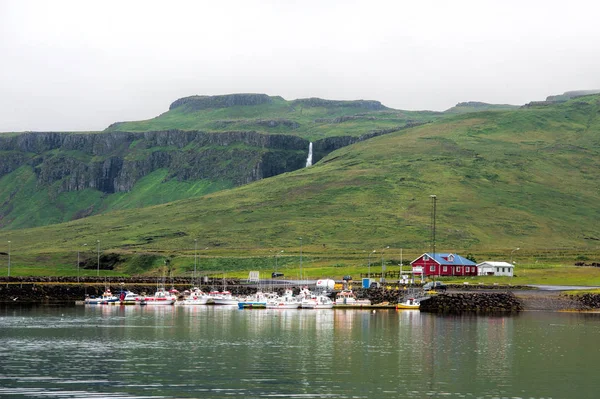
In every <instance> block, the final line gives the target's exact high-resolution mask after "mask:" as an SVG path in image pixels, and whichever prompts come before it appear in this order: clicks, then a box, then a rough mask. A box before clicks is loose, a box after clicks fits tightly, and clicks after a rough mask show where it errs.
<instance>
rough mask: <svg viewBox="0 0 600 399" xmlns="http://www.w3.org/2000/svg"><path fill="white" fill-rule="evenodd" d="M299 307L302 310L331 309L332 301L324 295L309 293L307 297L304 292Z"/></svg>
mask: <svg viewBox="0 0 600 399" xmlns="http://www.w3.org/2000/svg"><path fill="white" fill-rule="evenodd" d="M300 307H301V308H302V309H332V308H333V301H332V300H331V298H329V297H328V296H327V295H325V294H324V293H323V294H314V293H310V294H308V295H307V294H306V292H304V294H303V299H302V304H301V305H300Z"/></svg>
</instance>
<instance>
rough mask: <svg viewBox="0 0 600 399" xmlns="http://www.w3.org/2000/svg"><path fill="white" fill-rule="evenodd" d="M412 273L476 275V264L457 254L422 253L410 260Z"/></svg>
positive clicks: (426, 274)
mask: <svg viewBox="0 0 600 399" xmlns="http://www.w3.org/2000/svg"><path fill="white" fill-rule="evenodd" d="M410 264H411V266H412V268H413V274H422V273H423V272H424V273H425V276H477V264H475V262H472V261H470V260H469V259H467V258H464V257H462V256H460V255H458V254H445V253H441V254H438V253H436V254H434V255H432V254H428V253H424V254H423V255H421V256H419V257H418V258H417V259H415V260H413V261H412V262H410Z"/></svg>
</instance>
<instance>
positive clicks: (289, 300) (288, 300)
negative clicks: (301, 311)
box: [267, 289, 302, 309]
mask: <svg viewBox="0 0 600 399" xmlns="http://www.w3.org/2000/svg"><path fill="white" fill-rule="evenodd" d="M300 305H302V301H301V300H300V298H298V297H295V296H294V292H293V291H292V290H291V289H286V290H285V292H284V294H283V295H281V296H278V295H274V296H272V297H271V298H269V299H267V309H298V308H299V307H300Z"/></svg>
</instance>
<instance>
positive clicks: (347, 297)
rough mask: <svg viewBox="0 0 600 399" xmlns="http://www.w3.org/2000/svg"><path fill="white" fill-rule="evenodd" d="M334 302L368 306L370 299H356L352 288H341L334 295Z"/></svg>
mask: <svg viewBox="0 0 600 399" xmlns="http://www.w3.org/2000/svg"><path fill="white" fill-rule="evenodd" d="M335 304H336V305H346V306H369V305H371V301H370V300H368V299H357V298H356V295H354V292H352V290H342V291H340V292H338V294H337V295H336V298H335Z"/></svg>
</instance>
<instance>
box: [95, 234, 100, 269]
mask: <svg viewBox="0 0 600 399" xmlns="http://www.w3.org/2000/svg"><path fill="white" fill-rule="evenodd" d="M96 245H97V249H96V252H97V253H98V264H97V270H96V276H98V277H100V240H96Z"/></svg>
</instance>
